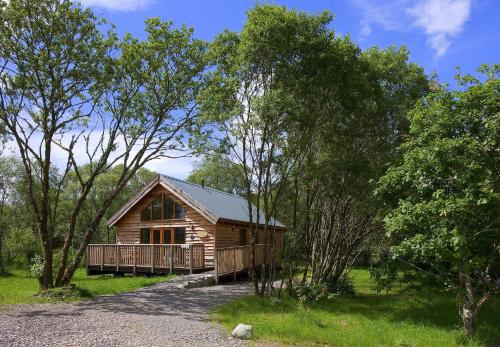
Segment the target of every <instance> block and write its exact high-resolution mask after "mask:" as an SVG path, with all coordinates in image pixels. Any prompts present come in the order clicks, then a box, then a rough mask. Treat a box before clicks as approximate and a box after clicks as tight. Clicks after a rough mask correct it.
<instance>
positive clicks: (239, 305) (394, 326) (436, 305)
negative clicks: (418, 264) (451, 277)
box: [212, 270, 500, 346]
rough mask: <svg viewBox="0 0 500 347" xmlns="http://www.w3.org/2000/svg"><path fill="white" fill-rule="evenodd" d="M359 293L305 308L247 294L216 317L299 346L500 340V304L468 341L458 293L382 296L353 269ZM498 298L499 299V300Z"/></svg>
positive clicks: (495, 304) (269, 338)
mask: <svg viewBox="0 0 500 347" xmlns="http://www.w3.org/2000/svg"><path fill="white" fill-rule="evenodd" d="M352 277H353V280H354V283H355V286H356V289H357V293H358V294H357V295H355V296H345V297H335V298H333V299H325V300H322V301H321V302H318V303H315V304H314V305H311V306H308V307H303V306H301V305H299V304H298V302H297V301H296V300H295V299H292V298H284V299H283V300H281V302H276V301H272V300H268V299H264V298H260V297H256V296H247V297H244V298H241V299H238V300H236V301H233V302H231V303H229V304H227V305H224V306H221V307H219V308H217V309H216V310H215V311H214V312H213V313H212V317H213V318H214V319H215V320H217V321H219V322H220V323H222V324H223V325H224V326H225V327H226V328H227V329H228V330H229V331H230V330H231V329H233V328H234V327H235V326H236V325H237V324H238V323H245V324H252V325H253V326H254V337H255V339H258V340H267V341H275V342H282V343H287V344H298V345H333V346H482V345H485V344H491V345H497V344H496V343H498V342H500V331H499V330H498V329H496V328H497V327H499V326H500V315H498V312H500V302H499V301H498V300H494V301H492V302H490V303H489V304H488V305H487V306H486V307H484V310H483V311H482V312H481V313H480V317H479V322H478V323H479V325H478V333H477V336H476V338H475V339H467V338H466V337H465V335H464V334H463V333H462V331H461V328H460V320H459V317H458V311H457V307H456V304H455V300H454V297H453V296H450V295H447V294H445V293H436V292H430V291H429V292H427V293H419V294H416V293H409V292H404V291H400V290H397V289H394V290H392V291H391V292H389V293H382V294H377V293H375V292H374V291H373V290H372V287H373V286H372V283H371V280H370V276H369V273H368V271H367V270H354V271H353V272H352ZM494 299H498V298H494Z"/></svg>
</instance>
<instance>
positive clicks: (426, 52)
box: [82, 0, 500, 178]
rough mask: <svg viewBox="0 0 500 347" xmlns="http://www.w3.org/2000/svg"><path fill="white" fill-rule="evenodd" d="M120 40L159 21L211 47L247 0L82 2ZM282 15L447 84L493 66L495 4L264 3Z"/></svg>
mask: <svg viewBox="0 0 500 347" xmlns="http://www.w3.org/2000/svg"><path fill="white" fill-rule="evenodd" d="M82 2H83V3H84V5H86V6H91V7H92V8H93V9H94V10H95V12H96V13H97V14H98V15H101V16H104V17H106V18H107V19H109V20H110V22H112V23H114V24H115V25H116V26H117V30H118V31H119V32H120V33H124V32H131V33H133V34H135V35H137V36H139V37H144V30H143V28H144V24H143V22H144V20H145V19H147V18H149V17H160V18H162V19H163V20H172V21H173V22H174V23H175V25H181V24H185V25H187V26H191V27H193V28H194V30H195V35H196V36H197V37H199V38H201V39H204V40H211V39H212V38H213V37H214V36H215V35H216V34H217V33H219V32H221V31H222V30H223V29H225V28H228V29H230V30H234V31H239V30H241V28H242V26H243V24H244V22H245V17H246V11H247V10H249V9H250V8H252V6H254V4H255V3H256V1H250V0H226V1H223V0H210V1H209V0H204V1H203V0H82ZM268 2H269V3H273V4H280V5H285V6H287V7H289V8H294V9H298V10H303V11H307V12H310V13H318V12H321V11H323V10H324V9H327V10H329V11H331V12H333V13H334V15H335V18H334V21H333V23H332V27H333V29H334V30H335V31H336V32H337V33H338V34H340V35H346V34H349V35H350V36H351V38H352V39H353V40H354V41H355V42H357V43H358V45H359V46H360V47H361V48H363V49H364V48H368V47H371V46H373V45H377V46H379V47H387V46H389V45H398V46H399V45H402V44H405V45H406V46H407V47H408V49H409V51H410V53H411V60H412V61H414V62H416V63H418V64H419V65H421V66H423V67H424V68H425V71H426V73H428V74H430V73H433V72H437V73H438V74H439V80H440V82H448V83H451V84H452V85H453V76H454V74H455V71H456V70H455V68H456V67H457V66H459V67H460V68H461V71H462V72H466V73H474V72H475V70H476V68H477V67H478V66H479V65H481V64H493V63H500V59H499V56H500V54H499V53H500V16H499V15H500V0H385V1H383V0H343V1H337V0H309V1H307V0H289V1H285V0H282V1H278V0H275V1H268ZM192 164H193V159H189V158H188V159H175V160H167V159H166V160H161V161H160V160H159V161H155V162H153V163H150V164H148V168H150V169H152V170H156V171H159V172H162V173H166V174H170V175H173V176H176V177H179V178H186V177H187V175H188V174H189V172H190V170H191V168H192Z"/></svg>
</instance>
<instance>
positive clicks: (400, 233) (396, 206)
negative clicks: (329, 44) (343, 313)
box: [379, 65, 500, 311]
mask: <svg viewBox="0 0 500 347" xmlns="http://www.w3.org/2000/svg"><path fill="white" fill-rule="evenodd" d="M480 71H481V72H483V73H484V74H485V76H484V77H485V78H484V81H481V80H479V79H476V78H474V77H472V76H457V80H458V82H459V84H460V86H461V87H462V89H459V90H454V91H450V90H448V89H447V88H446V87H442V88H440V89H439V90H437V91H436V92H434V93H432V94H430V95H429V96H428V97H427V98H426V100H425V101H422V102H420V103H419V104H418V105H417V107H416V108H415V110H414V111H413V112H412V113H411V114H410V118H409V120H410V133H409V136H408V138H407V141H406V142H405V143H404V144H403V145H402V146H401V148H400V150H401V151H402V153H403V157H402V160H401V161H400V162H399V163H398V164H397V165H394V166H393V167H391V168H390V169H389V170H388V172H387V174H386V175H385V176H384V177H383V178H382V180H381V181H380V188H379V195H380V196H381V197H382V198H383V199H384V200H385V201H386V202H388V203H389V205H390V206H392V207H393V210H392V211H391V212H390V213H389V214H388V216H387V217H386V219H385V222H386V228H387V235H388V236H390V237H392V238H393V239H394V241H395V243H396V244H395V245H394V247H392V249H391V252H392V256H393V257H394V258H399V259H402V260H405V261H407V262H409V263H411V264H413V265H414V266H415V267H416V268H419V269H421V270H424V271H425V272H427V273H429V274H431V276H436V277H438V278H439V279H440V280H441V282H443V283H444V285H446V286H447V287H449V288H451V289H454V290H456V291H457V293H458V294H459V297H460V298H461V300H460V301H461V303H464V302H467V303H468V304H467V305H469V304H470V305H472V306H471V307H472V309H473V310H474V311H477V310H476V309H475V308H476V305H478V307H477V308H479V307H480V305H481V301H480V299H481V298H482V297H483V296H485V299H486V300H488V296H489V295H490V294H491V293H492V292H495V291H497V290H498V289H499V288H500V283H499V282H500V244H499V241H500V221H499V219H498V211H500V175H499V173H500V155H499V152H498V149H499V148H500V143H499V140H500V104H499V103H498V95H499V92H500V81H499V79H498V72H499V71H500V66H498V65H495V66H491V67H482V68H481V69H480ZM466 286H471V288H474V289H473V291H474V294H473V295H470V294H471V292H470V291H469V290H468V289H467V294H466V293H465V292H466V289H465V287H466ZM488 293H490V294H488ZM465 297H467V300H465Z"/></svg>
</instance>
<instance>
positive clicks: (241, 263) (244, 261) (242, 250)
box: [214, 244, 279, 282]
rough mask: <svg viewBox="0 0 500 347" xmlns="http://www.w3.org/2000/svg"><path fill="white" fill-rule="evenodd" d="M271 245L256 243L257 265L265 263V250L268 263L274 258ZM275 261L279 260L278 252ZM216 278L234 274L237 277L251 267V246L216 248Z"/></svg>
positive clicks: (217, 279)
mask: <svg viewBox="0 0 500 347" xmlns="http://www.w3.org/2000/svg"><path fill="white" fill-rule="evenodd" d="M271 248H272V247H271V245H267V247H265V245H264V244H256V245H255V266H256V267H259V266H261V265H262V264H263V263H264V250H266V251H267V257H266V263H267V264H270V263H271V259H272V253H271V251H272V249H271ZM274 262H275V263H278V262H279V257H278V254H277V253H276V254H275V257H274ZM214 265H215V279H216V282H218V281H219V276H224V275H228V274H232V275H233V276H234V278H235V279H236V274H237V273H238V272H240V271H244V270H248V269H250V268H251V246H250V245H246V246H236V247H226V248H216V249H215V250H214Z"/></svg>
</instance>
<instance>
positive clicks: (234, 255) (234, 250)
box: [233, 247, 236, 283]
mask: <svg viewBox="0 0 500 347" xmlns="http://www.w3.org/2000/svg"><path fill="white" fill-rule="evenodd" d="M233 281H234V282H235V283H236V247H234V248H233Z"/></svg>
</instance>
